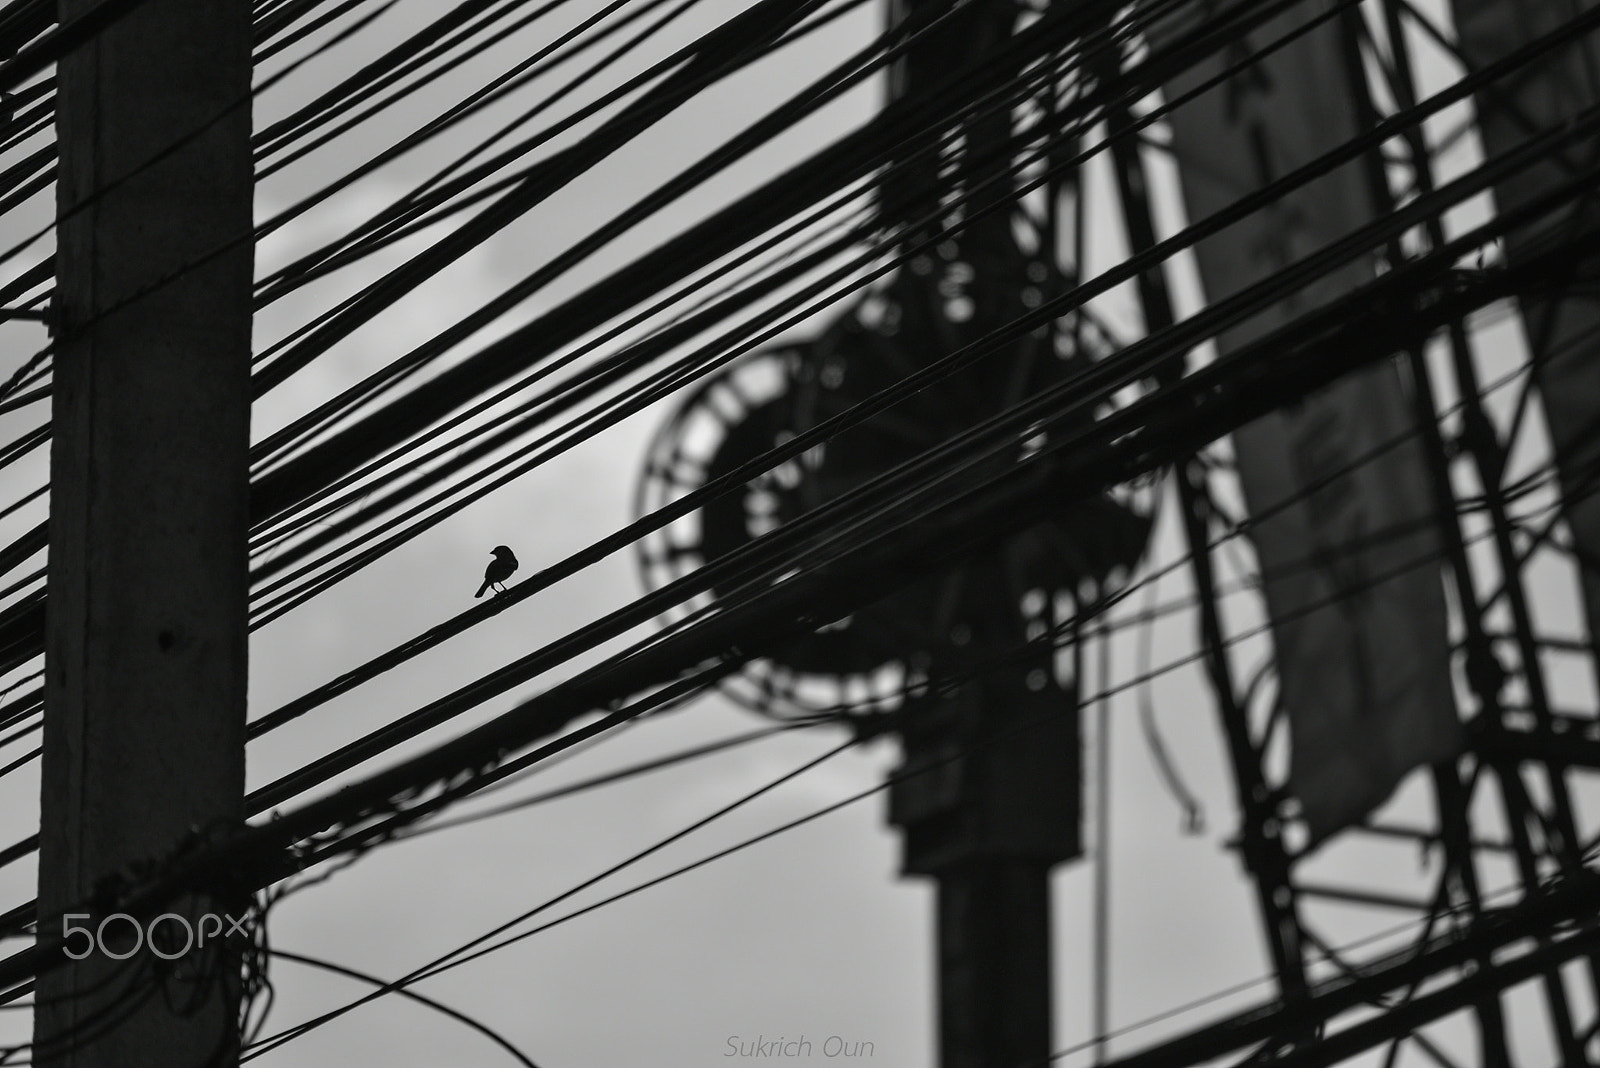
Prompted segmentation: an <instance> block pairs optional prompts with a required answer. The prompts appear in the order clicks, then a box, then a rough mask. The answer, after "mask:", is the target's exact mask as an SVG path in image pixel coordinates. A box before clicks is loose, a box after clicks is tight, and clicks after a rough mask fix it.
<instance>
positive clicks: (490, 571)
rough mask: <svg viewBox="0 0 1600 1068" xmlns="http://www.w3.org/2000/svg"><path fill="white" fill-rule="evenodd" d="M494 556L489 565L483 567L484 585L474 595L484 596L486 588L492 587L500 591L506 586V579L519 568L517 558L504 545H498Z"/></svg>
mask: <svg viewBox="0 0 1600 1068" xmlns="http://www.w3.org/2000/svg"><path fill="white" fill-rule="evenodd" d="M493 556H494V559H493V560H490V561H489V566H488V567H486V568H484V569H483V585H482V586H479V587H478V592H477V593H475V594H473V595H472V596H474V597H482V596H483V595H484V592H485V591H486V590H491V589H492V590H494V592H495V593H499V592H500V591H501V590H503V589H505V588H506V579H508V578H510V577H511V574H512V572H514V571H516V569H517V558H516V557H515V556H513V555H511V550H510V549H508V548H506V547H505V546H504V545H496V546H495V547H494V553H493Z"/></svg>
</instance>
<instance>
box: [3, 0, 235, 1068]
mask: <svg viewBox="0 0 1600 1068" xmlns="http://www.w3.org/2000/svg"><path fill="white" fill-rule="evenodd" d="M101 2H102V0H60V7H59V15H60V21H61V23H62V24H63V25H66V24H69V23H70V22H72V20H74V19H75V18H78V17H80V16H81V15H83V14H84V13H85V12H86V11H89V10H92V9H94V8H95V7H96V6H98V5H99V4H100V3H101ZM128 6H129V7H130V8H131V12H130V13H129V14H126V15H124V16H123V17H121V18H120V19H118V20H117V21H115V22H114V23H113V24H112V25H111V27H110V28H109V29H107V30H105V31H104V32H102V33H100V34H99V35H97V36H96V37H95V38H94V39H93V40H91V41H90V42H89V43H87V44H85V45H83V46H82V47H80V48H79V49H77V50H76V51H74V52H73V53H72V54H71V55H69V56H67V57H66V58H65V59H64V60H63V61H62V62H61V64H60V69H59V97H58V104H57V116H58V119H57V122H58V134H59V143H60V164H59V192H58V213H59V214H58V230H57V240H58V251H57V261H56V270H57V288H56V304H55V308H54V335H55V353H54V385H53V392H54V399H53V405H54V407H53V413H52V419H53V433H54V439H53V443H52V451H51V461H50V462H51V508H50V562H49V566H50V572H49V594H50V601H49V621H48V641H47V650H46V661H45V663H46V675H47V678H46V685H45V702H46V703H45V727H44V757H43V790H42V794H43V796H42V804H43V814H42V828H43V829H42V839H41V850H40V869H39V888H40V889H39V901H40V911H39V915H40V920H39V925H40V930H41V932H48V933H52V934H54V933H59V931H58V930H57V927H58V926H59V925H61V924H62V923H63V918H62V915H61V914H62V912H63V911H66V910H71V908H72V906H74V905H76V904H79V903H81V902H82V901H84V900H85V899H86V898H88V897H89V896H90V895H91V894H92V893H93V892H94V891H95V889H96V886H97V884H100V883H101V881H102V880H103V879H105V878H106V877H107V876H113V875H114V874H115V873H119V872H124V871H125V870H126V869H127V867H128V865H130V864H132V863H135V862H140V861H147V860H152V859H155V860H159V859H160V858H162V857H165V856H168V855H170V854H171V853H172V852H173V850H174V849H175V848H176V847H178V845H179V843H180V842H181V841H182V840H183V839H184V838H185V836H186V835H189V834H192V833H201V834H204V833H209V832H211V831H214V830H215V829H216V828H217V827H219V826H225V825H226V824H227V823H229V822H231V821H233V820H236V819H237V818H238V817H239V814H240V802H241V797H242V794H243V787H244V711H245V707H244V706H245V681H246V672H245V663H246V653H245V609H246V554H245V537H246V530H247V526H246V523H247V504H248V482H247V467H246V452H247V448H248V431H249V368H250V311H251V268H252V242H251V238H250V234H251V159H250V103H249V100H250V72H251V58H250V45H251V27H250V18H251V12H250V4H248V3H247V2H245V0H144V2H142V3H138V4H132V5H128ZM219 894H220V896H211V897H197V898H195V899H193V900H190V901H186V902H183V903H180V904H179V905H177V906H174V907H173V908H172V911H173V912H176V913H180V914H186V916H187V918H188V919H189V920H190V922H197V921H198V917H199V916H200V915H201V914H204V913H207V912H215V913H221V912H223V911H229V912H232V913H233V914H235V915H237V914H238V912H239V907H238V903H237V902H235V901H233V900H232V899H231V897H230V896H229V895H227V894H226V893H222V892H219ZM100 919H101V917H99V916H95V917H93V918H91V919H89V920H86V921H85V920H79V921H76V922H78V923H81V924H89V925H97V924H98V923H99V921H100ZM161 933H162V934H163V935H165V936H167V937H169V938H171V939H173V941H174V942H175V943H176V944H177V945H178V946H181V945H182V942H183V937H184V932H183V929H182V925H181V924H179V923H176V922H174V921H170V920H169V921H166V922H165V924H164V929H163V930H162V931H161ZM104 935H105V938H104V939H103V943H104V944H102V945H96V946H95V948H94V950H93V952H91V953H90V954H89V955H88V956H86V957H85V959H83V960H81V961H78V962H76V963H73V964H69V965H68V966H66V967H63V968H60V969H57V970H55V971H53V972H50V973H48V974H47V975H46V976H44V977H43V978H42V979H41V981H40V983H39V987H38V998H37V1000H38V1002H39V1004H40V1009H39V1010H38V1012H37V1016H36V1019H35V1025H34V1035H35V1042H36V1044H39V1045H40V1046H41V1048H39V1049H38V1050H36V1052H35V1056H34V1059H33V1063H35V1064H46V1065H52V1066H65V1065H72V1066H89V1065H105V1066H107V1068H110V1066H111V1065H116V1066H119V1068H129V1066H136V1065H158V1064H159V1065H163V1066H172V1068H179V1066H190V1065H193V1066H200V1065H217V1064H231V1063H235V1062H236V1061H237V1059H238V1049H237V1043H238V1037H237V1014H238V1000H239V950H240V949H241V948H242V939H241V938H239V937H238V936H237V935H236V936H234V938H233V939H232V942H231V944H230V943H226V942H225V943H222V944H221V946H220V947H219V946H218V945H217V944H215V943H214V944H213V945H212V946H209V947H208V950H212V951H214V950H216V949H218V948H223V949H224V950H225V951H224V952H222V953H220V954H218V953H216V952H208V953H207V954H203V955H195V954H190V955H188V956H186V957H184V958H182V959H179V960H175V961H172V962H170V963H168V962H165V961H163V960H161V959H160V958H159V957H156V956H153V955H152V954H151V953H150V952H149V948H148V946H147V947H145V948H143V949H141V950H140V951H139V952H137V953H134V954H132V955H131V956H129V957H128V958H127V959H126V960H124V961H121V962H118V961H115V960H112V959H110V957H109V956H108V955H107V954H106V953H105V952H103V951H104V950H105V949H110V950H111V951H112V952H113V953H117V954H121V953H123V952H125V951H126V950H127V949H128V948H130V947H131V946H132V944H133V943H134V941H135V938H136V936H135V933H134V928H133V925H132V924H131V923H129V922H125V921H121V920H118V921H114V922H112V923H109V924H108V925H107V926H106V927H105V929H104ZM86 941H87V936H82V937H79V938H75V939H74V942H73V947H74V949H75V950H81V949H82V948H83V947H84V945H85V943H86ZM170 951H171V950H170V948H169V949H168V952H170Z"/></svg>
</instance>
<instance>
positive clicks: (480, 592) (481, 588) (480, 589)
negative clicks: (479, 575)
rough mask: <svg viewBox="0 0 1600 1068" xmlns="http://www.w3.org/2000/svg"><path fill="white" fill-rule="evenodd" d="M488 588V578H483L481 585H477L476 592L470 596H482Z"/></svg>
mask: <svg viewBox="0 0 1600 1068" xmlns="http://www.w3.org/2000/svg"><path fill="white" fill-rule="evenodd" d="M488 589H489V580H488V579H484V580H483V585H482V586H479V587H478V592H477V593H475V594H473V595H472V596H474V597H482V596H483V595H484V593H485V592H486V591H487V590H488Z"/></svg>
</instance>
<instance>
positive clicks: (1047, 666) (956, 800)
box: [884, 0, 1082, 1068]
mask: <svg viewBox="0 0 1600 1068" xmlns="http://www.w3.org/2000/svg"><path fill="white" fill-rule="evenodd" d="M889 6H890V12H889V19H890V24H891V25H901V26H904V25H907V24H909V23H910V22H911V21H912V20H913V19H915V20H917V21H921V20H922V19H925V18H926V17H927V15H928V14H930V13H937V12H939V11H942V10H944V8H945V5H941V4H937V3H935V4H930V3H928V0H891V3H890V5H889ZM1016 17H1017V8H1016V7H1015V6H1014V5H1012V4H1009V3H1004V2H1001V3H975V4H972V5H969V6H968V7H967V8H965V9H962V10H960V11H958V12H956V13H954V14H950V15H947V16H946V17H945V18H944V20H943V21H942V23H941V24H939V25H938V26H937V27H936V28H934V29H933V30H932V31H931V32H928V33H925V34H924V35H923V37H921V38H920V39H919V40H918V41H917V42H916V43H915V44H913V45H912V46H911V47H910V49H909V50H908V51H907V54H906V56H905V58H904V60H902V61H901V63H900V64H899V65H898V66H897V67H896V68H895V70H894V73H893V75H892V77H891V83H890V94H891V96H896V97H905V96H914V95H915V94H917V93H918V92H920V91H925V89H926V87H928V86H931V85H934V84H937V83H938V82H939V81H940V80H941V79H944V78H946V77H948V76H949V75H950V72H952V71H955V70H959V69H961V68H962V67H964V66H966V65H968V64H970V63H972V62H974V61H975V60H977V59H979V58H980V57H981V56H982V55H983V54H984V53H986V52H988V51H991V50H994V49H996V48H998V47H1000V46H1002V45H1004V44H1005V43H1006V41H1007V39H1008V38H1009V36H1010V34H1011V32H1012V30H1013V27H1014V24H1015V22H1016ZM959 133H960V139H959V143H960V146H961V147H960V148H959V149H949V148H947V149H945V150H943V156H944V158H943V159H940V158H938V157H937V156H933V157H924V158H923V159H922V160H921V161H920V165H919V164H917V163H913V164H912V165H911V166H908V167H906V168H905V169H904V171H903V172H902V173H901V174H900V175H899V176H898V177H897V180H896V181H894V182H893V183H892V184H890V185H888V186H887V187H886V188H885V189H884V201H885V208H886V213H887V214H889V215H891V216H892V215H893V214H894V213H896V212H897V211H905V212H906V214H907V216H908V217H910V218H918V217H921V216H924V215H925V213H928V212H931V211H934V210H935V209H936V208H938V207H939V206H941V205H942V204H944V203H945V202H947V201H949V200H951V198H954V197H955V196H956V195H957V194H959V193H961V192H962V190H963V188H964V187H965V184H966V183H969V182H971V181H972V180H973V174H972V172H970V171H969V173H968V174H967V175H965V176H962V175H961V172H962V170H963V169H966V168H973V169H974V170H975V169H976V168H977V167H979V166H981V163H980V162H977V161H982V160H983V159H985V158H986V157H987V156H989V155H991V154H1002V155H1003V154H1004V153H1006V152H1007V151H1008V150H1009V149H1010V146H1011V144H1012V138H1013V132H1012V125H1011V114H1010V110H1009V109H1006V108H1000V109H993V110H989V111H987V112H984V113H981V114H979V115H976V116H974V117H971V118H966V119H964V120H962V121H961V122H960V131H959ZM942 166H950V167H952V168H953V170H954V171H955V173H956V174H957V175H958V177H956V178H955V179H954V180H949V179H942V178H941V176H940V171H941V167H942ZM991 166H992V165H991ZM994 195H996V194H994V193H990V194H989V196H990V197H992V196H994ZM981 203H982V198H977V199H975V200H974V201H973V202H972V203H969V204H967V205H965V206H964V207H958V206H955V205H952V207H951V208H950V210H949V211H948V212H947V213H944V214H945V215H946V218H947V219H948V218H950V217H953V216H954V215H956V214H958V213H964V212H968V211H972V210H973V209H974V208H975V207H976V206H978V205H980V204H981ZM930 229H937V227H932V228H930ZM1046 247H1048V241H1047V246H1046ZM922 258H923V260H924V264H923V265H922V266H921V269H920V270H919V264H917V263H913V264H912V265H911V266H910V270H909V274H908V276H907V278H908V281H907V283H906V284H907V285H909V286H911V287H916V286H918V285H919V284H920V285H921V286H922V287H924V293H925V297H924V299H917V298H916V297H912V298H910V299H908V300H907V302H906V303H907V309H906V316H907V317H906V319H905V320H904V321H902V323H901V327H900V334H899V337H900V339H901V342H902V345H903V350H904V353H905V356H906V358H907V359H908V360H916V359H918V358H928V357H929V356H930V355H939V354H942V352H943V350H944V347H945V346H946V345H951V344H952V343H951V342H950V341H949V340H948V339H949V338H950V337H951V336H952V334H953V333H954V334H956V335H959V336H960V337H962V339H963V340H964V339H965V338H966V337H968V336H972V337H976V336H981V335H982V334H983V333H985V332H986V331H988V330H991V329H994V328H997V327H1000V326H1003V325H1004V324H1005V323H1006V322H1008V321H1009V320H1010V319H1011V318H1014V317H1015V316H1016V315H1018V314H1020V313H1021V312H1022V311H1023V306H1022V305H1021V304H1020V303H1017V301H1018V300H1019V299H1020V294H1021V291H1022V290H1023V289H1024V287H1025V286H1026V284H1027V281H1028V279H1029V277H1030V276H1029V274H1028V272H1027V267H1026V260H1027V257H1026V256H1025V254H1024V253H1023V251H1022V250H1021V248H1019V247H1018V245H1017V243H1016V240H1015V238H1014V237H1013V236H1012V215H1011V212H1009V211H1004V210H1003V211H998V212H994V213H992V214H989V215H987V216H983V217H977V218H969V219H967V220H966V225H965V227H964V228H963V230H962V231H961V232H960V233H959V234H957V235H956V236H954V237H953V238H950V239H948V240H946V241H944V242H942V243H941V244H940V245H939V251H938V252H937V253H936V254H935V255H934V256H931V257H930V256H926V255H925V256H924V257H922ZM930 260H931V261H932V263H931V265H929V264H928V263H927V261H930ZM941 261H942V263H941ZM964 280H965V281H964ZM962 290H965V291H966V292H967V293H968V294H970V304H969V305H968V307H969V308H970V312H968V313H965V314H964V315H963V313H961V312H956V313H955V315H954V316H953V315H952V306H951V305H950V304H949V303H948V301H949V298H950V297H951V295H952V294H955V293H958V292H961V291H962ZM936 294H937V295H936ZM941 340H943V341H944V345H941V343H940V342H941ZM1027 344H1029V343H1028V342H1024V345H1027ZM1033 344H1035V345H1037V344H1038V343H1037V342H1034V343H1033ZM1029 358H1030V357H1029V355H1027V354H1026V353H1025V351H1024V349H1023V348H1018V349H1016V350H1015V351H1012V352H1008V353H1004V354H996V355H995V356H993V357H991V358H990V359H989V360H987V361H985V364H984V366H983V368H982V369H977V370H975V372H974V373H976V374H978V375H982V376H987V377H988V379H989V381H988V382H985V383H979V382H971V383H963V382H960V381H957V382H953V383H951V384H949V385H947V387H946V389H947V390H948V394H947V396H948V397H950V398H954V397H957V396H964V397H965V398H966V400H965V402H964V403H967V404H970V403H973V402H972V400H971V398H972V397H976V396H985V395H987V394H989V393H993V392H996V391H995V390H994V389H993V382H994V380H995V379H996V378H1000V379H1004V378H1005V377H1007V376H1015V375H1016V374H1017V373H1018V371H1017V368H1018V367H1019V366H1021V365H1024V364H1025V363H1026V361H1027V360H1028V359H1029ZM1044 359H1045V360H1047V361H1053V360H1054V359H1055V357H1054V355H1053V354H1048V355H1046V356H1045V357H1044ZM957 403H958V405H959V403H961V402H957ZM1005 570H1006V569H1005V565H1003V564H1001V563H998V562H996V561H994V560H985V561H982V562H977V563H975V564H974V565H973V568H972V570H971V572H970V573H969V574H968V575H967V577H966V579H965V580H964V581H962V582H960V584H959V590H958V592H956V591H954V590H953V592H955V597H956V599H957V603H958V604H959V608H957V609H956V611H955V613H954V614H955V616H956V617H957V618H959V619H961V620H964V621H966V622H963V623H960V624H957V625H955V626H954V627H951V628H949V630H948V632H947V633H946V634H945V635H943V636H941V637H940V638H939V639H937V640H936V643H935V649H936V650H937V651H936V652H935V654H934V659H935V661H936V662H938V663H939V666H940V670H941V671H942V672H944V673H947V674H949V675H952V676H954V677H957V678H960V677H962V676H968V681H966V682H964V683H962V684H961V685H960V686H959V688H958V689H956V690H955V692H953V693H941V694H936V695H933V696H930V697H928V698H924V699H922V700H921V701H918V702H916V703H915V704H913V705H912V706H909V707H907V708H906V709H904V710H903V715H902V717H901V719H902V723H903V727H902V730H901V740H902V752H903V754H904V764H903V772H904V774H903V776H902V777H901V778H900V779H898V780H897V781H896V782H895V784H894V785H893V786H892V787H891V789H890V794H889V820H890V822H891V823H893V824H894V825H896V826H897V827H899V828H900V829H901V831H902V834H903V836H904V837H903V841H904V849H903V853H902V865H901V867H902V871H903V872H904V873H905V874H907V875H921V876H928V877H931V878H932V879H933V880H934V884H935V901H936V905H935V910H934V911H935V926H936V932H935V937H936V941H937V954H936V967H937V972H938V999H939V1005H938V1021H939V1023H938V1046H939V1060H938V1064H939V1065H940V1066H941V1068H1018V1066H1021V1065H1031V1064H1043V1063H1045V1062H1047V1061H1048V1060H1049V1058H1050V1054H1051V1052H1052V1051H1051V1015H1052V1005H1051V1000H1052V999H1051V990H1052V982H1051V970H1052V968H1051V953H1050V940H1051V936H1050V929H1051V922H1050V918H1051V917H1050V872H1051V870H1052V869H1053V868H1054V867H1055V866H1056V865H1057V864H1059V863H1061V862H1063V861H1066V860H1069V859H1072V858H1074V857H1077V856H1078V855H1080V853H1081V842H1080V823H1081V807H1082V806H1081V799H1080V792H1081V787H1080V783H1081V765H1082V757H1081V753H1080V748H1081V740H1080V725H1079V720H1078V712H1077V707H1076V706H1077V697H1076V694H1075V693H1074V692H1073V691H1074V690H1075V689H1076V685H1077V682H1076V680H1072V682H1071V684H1070V686H1067V687H1064V686H1063V685H1062V684H1061V683H1060V682H1059V681H1058V680H1057V678H1056V671H1055V667H1054V650H1053V648H1052V647H1050V646H1048V645H1046V646H1044V647H1043V648H1042V649H1039V650H1038V651H1034V652H1031V653H1030V654H1029V655H1028V656H1027V658H1026V659H1025V660H1023V661H1021V662H1011V663H1007V664H1005V666H1003V667H1001V668H999V670H996V669H995V666H994V663H993V662H994V661H995V659H996V658H997V657H1004V655H1005V654H1007V653H1008V652H1011V651H1014V650H1016V649H1017V648H1019V647H1025V643H1026V642H1027V639H1028V637H1029V634H1028V630H1027V625H1026V621H1025V620H1024V619H1022V618H1021V616H1020V611H1021V610H1020V608H1019V605H1018V604H1017V603H1016V602H1015V601H1014V600H1011V599H1010V598H1009V597H1008V596H1007V592H1008V591H1009V589H1010V585H1011V584H1010V583H1009V582H1008V576H1007V575H1006V573H1005ZM1052 595H1053V594H1052ZM936 625H937V624H936Z"/></svg>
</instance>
